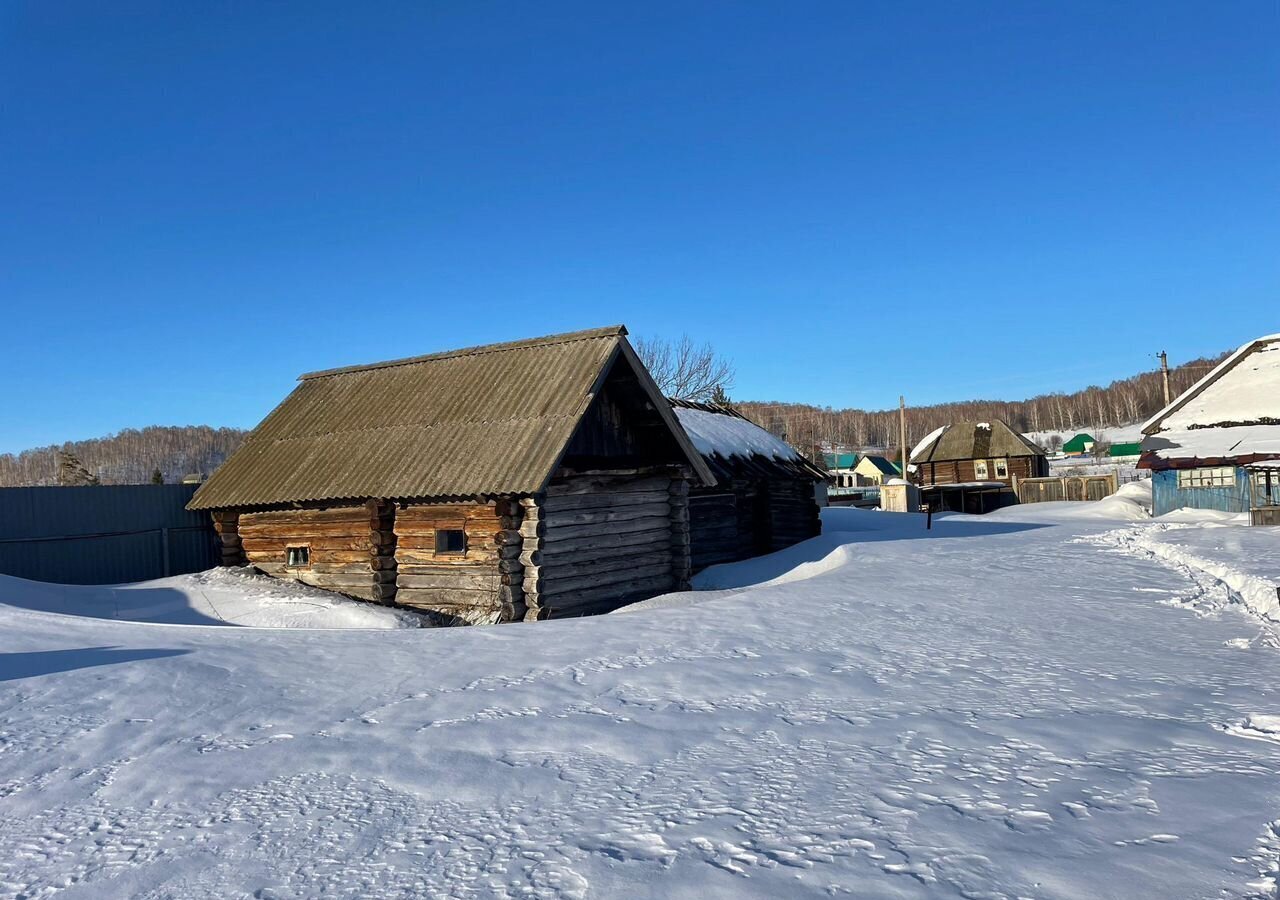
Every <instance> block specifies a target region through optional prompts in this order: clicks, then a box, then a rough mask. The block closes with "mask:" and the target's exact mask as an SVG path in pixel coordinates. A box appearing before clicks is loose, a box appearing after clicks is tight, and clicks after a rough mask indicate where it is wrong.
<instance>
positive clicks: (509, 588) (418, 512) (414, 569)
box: [395, 500, 524, 624]
mask: <svg viewBox="0 0 1280 900" xmlns="http://www.w3.org/2000/svg"><path fill="white" fill-rule="evenodd" d="M522 514H523V510H522V508H521V506H520V504H519V503H518V502H516V501H513V500H499V501H497V502H496V503H443V504H431V505H422V506H408V507H406V508H404V509H402V510H400V511H399V513H398V514H397V516H396V523H395V531H396V550H395V557H396V564H397V573H398V575H397V579H396V584H397V588H398V589H397V592H396V602H397V603H399V604H401V605H404V606H409V607H413V608H416V609H421V610H427V611H430V612H433V613H436V614H438V615H439V616H441V617H443V618H444V619H445V620H446V621H450V622H459V623H470V624H480V623H493V622H509V621H512V620H515V619H519V618H523V616H524V591H523V580H524V567H523V565H522V563H521V562H520V550H521V541H520V523H521V518H522ZM441 529H457V530H461V531H463V532H465V534H466V549H465V550H464V551H463V552H462V553H445V552H437V550H436V532H437V531H438V530H441Z"/></svg>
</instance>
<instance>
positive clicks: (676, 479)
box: [520, 467, 689, 619]
mask: <svg viewBox="0 0 1280 900" xmlns="http://www.w3.org/2000/svg"><path fill="white" fill-rule="evenodd" d="M686 478H687V473H686V472H684V471H683V470H680V469H679V468H678V467H651V468H641V469H630V470H610V471H586V472H574V471H567V470H564V469H562V470H560V471H559V472H557V474H556V477H555V478H553V479H552V481H551V483H550V484H549V485H548V486H547V491H546V495H545V496H544V497H541V498H537V499H530V500H526V501H523V504H524V522H523V525H522V528H521V535H522V537H523V539H524V546H523V552H522V554H521V557H520V559H521V562H522V563H524V566H525V569H524V599H525V602H526V604H527V612H526V618H536V619H546V618H553V617H554V618H560V617H565V616H581V615H589V614H592V613H600V612H608V611H609V610H613V609H617V608H618V607H620V606H624V605H626V604H627V603H632V602H635V601H637V600H642V599H645V598H647V597H653V596H656V595H657V594H661V593H665V592H667V591H671V590H676V589H679V588H683V587H685V586H687V578H688V572H689V558H688V553H687V550H685V549H684V548H685V547H686V546H687V529H688V508H687V502H686V498H687V488H686V487H684V486H683V485H685V483H686Z"/></svg>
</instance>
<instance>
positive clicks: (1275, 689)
mask: <svg viewBox="0 0 1280 900" xmlns="http://www.w3.org/2000/svg"><path fill="white" fill-rule="evenodd" d="M1142 501H1143V496H1142V489H1141V486H1138V485H1129V486H1126V488H1125V489H1124V491H1123V492H1122V495H1121V496H1117V497H1113V498H1109V499H1108V500H1106V501H1103V502H1102V503H1098V504H1088V505H1086V504H1075V505H1069V504H1042V505H1039V506H1025V507H1017V508H1013V509H1008V510H1003V511H1001V512H1000V513H997V514H995V515H992V516H987V517H983V518H974V517H966V516H958V515H955V516H944V517H939V518H938V519H935V523H934V528H933V530H932V531H925V530H924V524H923V520H922V518H921V517H918V516H907V515H892V514H885V513H877V512H872V511H862V510H856V509H847V508H845V509H831V510H827V511H826V512H825V514H824V515H825V525H826V529H827V533H826V534H824V535H823V536H822V537H820V538H816V539H814V540H812V541H809V542H807V543H806V544H804V545H801V546H798V547H794V548H791V549H789V550H787V551H784V552H782V553H779V554H775V555H774V556H771V557H766V558H763V559H760V560H753V561H748V562H746V563H741V564H737V565H733V566H721V567H716V568H714V569H711V570H708V571H707V572H704V573H702V574H701V575H700V576H699V582H700V585H701V586H702V587H704V588H706V590H703V591H701V592H694V593H690V594H679V595H671V596H669V597H665V598H658V599H655V600H653V601H649V602H647V603H645V604H642V605H641V606H640V607H639V608H631V609H628V610H627V611H625V612H622V613H619V614H614V615H611V616H606V617H599V618H595V619H582V620H572V621H561V622H545V623H537V624H533V625H508V626H496V627H487V628H470V629H442V630H432V629H413V628H399V627H395V626H398V625H401V624H405V623H402V622H400V621H399V620H398V619H396V618H395V617H394V616H392V615H391V614H389V613H387V612H386V611H384V610H377V609H370V610H368V611H367V612H368V613H369V615H370V616H371V617H372V619H362V620H359V621H356V620H350V619H346V616H347V615H349V614H350V612H349V611H348V610H346V609H345V608H344V604H342V603H334V602H333V601H325V600H324V597H326V596H327V595H323V594H320V595H319V596H318V597H317V596H312V597H310V599H308V598H307V597H306V596H304V595H305V594H306V592H307V589H298V590H299V592H300V593H299V594H298V596H296V597H293V596H287V595H289V593H290V591H291V590H292V589H291V588H288V587H287V586H284V587H277V586H273V585H270V584H268V585H265V586H264V585H261V584H257V583H256V579H246V578H245V577H244V576H242V575H235V574H220V575H205V576H189V577H187V578H186V579H183V580H177V583H174V582H175V580H174V579H169V580H166V581H165V582H156V583H151V584H150V585H138V586H133V587H131V588H127V589H118V588H117V589H109V588H76V589H72V588H50V587H49V586H41V585H33V584H32V583H30V582H21V581H17V580H15V579H6V580H3V581H0V635H3V637H2V638H0V642H2V643H0V649H2V650H3V653H2V654H0V684H2V685H3V687H4V690H3V693H0V797H3V810H4V814H3V816H2V817H0V896H6V897H7V896H13V897H54V896H56V897H59V898H67V900H71V898H87V897H95V898H97V897H140V898H161V897H164V898H196V897H202V898H203V897H218V898H239V897H257V898H303V897H318V896H333V897H362V898H372V897H404V898H409V897H468V896H473V897H529V896H537V897H570V898H572V897H628V898H633V897H639V898H647V897H653V898H658V897H723V898H775V897H828V896H837V897H838V896H856V897H873V898H903V897H981V898H997V897H1055V898H1147V897H1151V898H1185V897H1205V898H1207V897H1214V898H1244V897H1259V898H1260V897H1274V896H1275V893H1276V889H1275V881H1274V878H1275V873H1276V867H1277V863H1278V861H1280V650H1278V649H1277V647H1278V646H1280V642H1277V640H1276V635H1277V634H1280V625H1277V624H1276V621H1280V617H1272V618H1273V619H1274V620H1276V621H1268V618H1267V616H1268V615H1270V613H1269V611H1268V609H1267V608H1266V604H1265V603H1264V600H1265V598H1264V597H1263V592H1262V590H1261V586H1262V585H1272V586H1274V584H1275V583H1276V582H1277V580H1280V551H1277V546H1280V529H1243V528H1239V527H1236V526H1234V525H1231V524H1229V523H1223V522H1216V521H1212V517H1208V518H1209V520H1208V521H1206V517H1203V516H1202V517H1200V518H1198V519H1181V520H1178V519H1176V517H1175V521H1172V522H1165V521H1163V520H1161V521H1160V522H1157V523H1153V522H1151V521H1150V520H1144V518H1143V516H1144V513H1143V511H1142V509H1141V503H1142ZM211 589H212V590H213V593H210V590H211ZM81 591H83V592H89V593H84V594H78V593H77V592H81ZM94 591H97V592H98V594H97V595H95V594H93V593H92V592H94ZM148 591H154V592H155V593H153V594H151V595H150V596H147V594H146V592H148ZM275 591H280V592H282V593H281V595H280V596H274V595H273V592H275ZM201 592H203V594H204V598H203V600H202V599H201V598H200V597H199V596H197V595H198V594H200V593H201ZM316 593H317V594H318V592H316ZM263 594H268V595H272V596H268V597H267V598H266V599H265V600H264V599H263ZM122 595H123V596H122ZM236 596H240V597H241V599H240V601H239V602H237V601H236V600H235V597H236ZM254 596H257V597H258V599H259V601H260V603H259V605H260V606H262V607H263V608H264V609H266V612H263V613H261V614H260V615H261V616H262V620H261V621H256V622H255V621H254V620H253V616H254V613H253V609H252V608H253V606H254V604H253V603H252V602H250V600H251V599H252V598H253V597H254ZM95 597H96V598H97V599H96V600H95V599H94V598H95ZM273 597H274V599H273ZM1272 597H1273V598H1274V587H1272ZM294 600H297V601H299V602H311V601H312V600H314V601H316V602H319V603H320V604H321V607H320V608H315V609H313V612H312V613H311V614H310V616H309V617H307V616H299V615H298V612H299V611H298V610H297V609H292V613H291V607H293V606H295V604H294V602H293V601H294ZM152 601H154V602H152ZM99 602H101V603H112V604H114V605H113V606H112V607H111V611H110V612H109V613H105V612H102V611H100V608H99V606H98V605H97V604H98V603H99ZM325 603H329V604H330V606H329V607H327V608H325ZM206 605H207V607H206ZM224 607H225V610H224ZM211 609H212V610H213V611H212V612H210V610H211ZM217 610H224V611H223V612H222V613H219V612H218V611H217ZM195 616H199V617H200V618H198V619H197V618H193V617H195ZM389 616H390V618H388V617H389ZM171 621H172V622H181V623H185V624H165V623H166V622H171ZM198 622H205V623H206V624H196V623H198ZM219 622H226V623H230V622H238V623H239V624H242V625H245V624H261V625H294V626H298V625H302V626H307V625H311V626H316V627H291V628H280V627H217V626H218V623H219ZM344 623H345V624H346V625H347V626H355V627H348V628H347V629H346V630H337V629H336V627H335V626H342V625H344ZM376 626H384V627H385V626H391V627H390V630H376V631H375V630H372V629H373V627H376Z"/></svg>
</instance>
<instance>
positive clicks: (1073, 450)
mask: <svg viewBox="0 0 1280 900" xmlns="http://www.w3.org/2000/svg"><path fill="white" fill-rule="evenodd" d="M1096 443H1097V441H1096V440H1094V437H1093V435H1091V434H1085V433H1084V432H1083V431H1082V432H1080V433H1079V434H1077V435H1076V436H1075V437H1073V438H1072V439H1071V440H1069V441H1067V442H1066V443H1065V444H1063V445H1062V452H1063V453H1066V454H1067V455H1069V456H1081V455H1083V454H1085V453H1088V452H1089V451H1090V450H1092V449H1093V445H1094V444H1096Z"/></svg>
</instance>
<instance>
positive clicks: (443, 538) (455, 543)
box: [436, 528, 467, 553]
mask: <svg viewBox="0 0 1280 900" xmlns="http://www.w3.org/2000/svg"><path fill="white" fill-rule="evenodd" d="M466 552H467V533H466V532H465V531H463V530H462V529H461V528H437V529H436V553H466Z"/></svg>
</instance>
